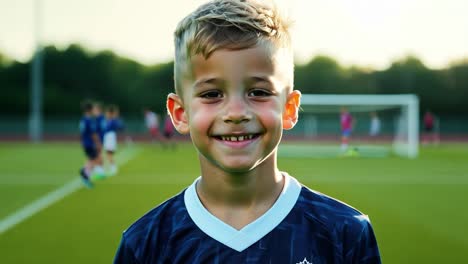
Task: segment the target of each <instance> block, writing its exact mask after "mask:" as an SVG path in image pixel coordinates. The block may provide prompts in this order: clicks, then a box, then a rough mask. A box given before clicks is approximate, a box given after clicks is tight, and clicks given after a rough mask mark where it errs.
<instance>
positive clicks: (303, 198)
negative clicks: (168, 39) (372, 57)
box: [114, 0, 381, 264]
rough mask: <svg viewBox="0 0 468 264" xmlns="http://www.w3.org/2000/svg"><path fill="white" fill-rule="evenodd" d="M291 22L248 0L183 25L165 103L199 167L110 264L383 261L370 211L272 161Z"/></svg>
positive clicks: (213, 5)
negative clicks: (303, 182) (198, 172)
mask: <svg viewBox="0 0 468 264" xmlns="http://www.w3.org/2000/svg"><path fill="white" fill-rule="evenodd" d="M288 26H289V22H288V21H286V20H285V19H284V18H283V17H281V16H280V15H279V14H278V11H277V9H276V8H275V7H274V6H272V5H270V3H269V2H267V1H255V0H214V1H212V2H209V3H207V4H205V5H202V6H201V7H199V8H198V9H197V10H196V11H194V12H193V13H191V14H190V15H189V16H187V17H186V18H184V19H183V20H182V21H181V22H180V23H179V25H178V27H177V29H176V31H175V63H174V67H175V69H174V70H175V90H176V93H171V94H169V96H168V99H167V108H168V112H169V113H170V115H171V118H172V122H173V124H174V127H175V128H176V129H177V131H178V132H180V133H182V134H190V137H191V139H192V142H193V144H194V146H195V148H196V149H197V152H198V158H199V162H200V168H201V176H200V177H199V178H197V179H196V180H195V181H194V182H193V184H192V185H190V186H189V187H188V188H187V189H185V190H183V191H182V192H181V193H180V194H178V195H176V196H175V197H173V198H171V199H169V200H167V201H166V202H164V203H162V204H161V205H159V206H157V207H156V208H155V209H153V210H151V211H150V212H148V213H147V214H146V215H144V216H143V217H142V218H140V219H139V220H137V221H136V222H135V223H134V224H132V225H131V226H130V227H129V228H128V229H127V230H126V231H125V232H124V234H123V237H122V240H121V243H120V246H119V249H118V251H117V254H116V256H115V259H114V263H118V264H119V263H223V264H224V263H236V264H237V263H293V264H295V263H301V264H307V263H314V264H322V263H367V264H374V263H381V261H380V256H379V251H378V247H377V242H376V238H375V236H374V232H373V229H372V226H371V224H370V222H369V219H368V218H367V216H366V215H363V214H362V213H360V212H359V211H357V210H356V209H354V208H352V207H350V206H348V205H346V204H345V203H342V202H340V201H338V200H335V199H333V198H331V197H328V196H326V195H324V194H321V193H318V192H316V191H313V190H311V189H309V188H307V187H305V186H302V185H301V184H300V183H299V182H298V181H297V180H296V179H295V178H293V177H292V176H290V175H289V174H288V173H286V172H282V171H280V170H279V169H278V167H277V148H278V144H279V143H280V140H281V137H282V133H283V130H284V129H291V128H293V127H294V125H295V124H296V122H297V120H298V109H299V105H300V95H301V94H300V92H299V91H297V90H293V77H294V76H293V67H294V66H293V52H292V45H291V41H290V35H289V30H288Z"/></svg>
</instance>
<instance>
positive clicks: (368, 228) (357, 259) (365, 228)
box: [346, 217, 382, 264]
mask: <svg viewBox="0 0 468 264" xmlns="http://www.w3.org/2000/svg"><path fill="white" fill-rule="evenodd" d="M361 223H362V230H361V232H360V234H359V235H358V236H357V240H356V241H355V243H354V245H353V246H352V248H351V250H350V251H349V252H348V254H347V256H346V260H348V261H349V262H347V263H350V264H351V263H352V264H357V263H359V264H381V263H382V261H381V259H380V253H379V248H378V246H377V240H376V238H375V234H374V230H373V229H372V225H371V223H370V221H369V219H368V218H367V217H366V219H365V220H362V221H361Z"/></svg>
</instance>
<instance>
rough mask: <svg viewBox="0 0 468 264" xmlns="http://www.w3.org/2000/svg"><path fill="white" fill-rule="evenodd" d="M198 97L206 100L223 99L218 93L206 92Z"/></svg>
mask: <svg viewBox="0 0 468 264" xmlns="http://www.w3.org/2000/svg"><path fill="white" fill-rule="evenodd" d="M200 97H202V98H207V99H212V98H221V97H223V94H222V93H220V92H219V91H207V92H204V93H202V94H200Z"/></svg>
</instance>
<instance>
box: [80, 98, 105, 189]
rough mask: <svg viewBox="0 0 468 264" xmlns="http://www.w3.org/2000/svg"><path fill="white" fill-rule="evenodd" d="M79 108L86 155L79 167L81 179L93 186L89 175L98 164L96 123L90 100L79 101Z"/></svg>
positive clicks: (98, 143)
mask: <svg viewBox="0 0 468 264" xmlns="http://www.w3.org/2000/svg"><path fill="white" fill-rule="evenodd" d="M81 109H82V111H83V116H82V117H81V120H80V135H81V145H82V147H83V150H84V152H85V155H86V158H87V160H86V163H85V165H84V166H83V167H82V168H81V169H80V175H81V179H82V180H83V183H84V184H85V185H86V186H87V187H88V188H91V187H93V184H92V181H91V175H92V172H93V171H94V168H95V167H96V166H97V165H98V163H99V161H98V159H99V150H98V149H99V147H98V146H100V144H101V143H100V139H99V134H98V132H97V124H96V120H95V118H94V115H93V109H94V105H93V103H92V102H91V101H88V100H86V101H83V102H82V103H81Z"/></svg>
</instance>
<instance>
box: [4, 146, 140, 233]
mask: <svg viewBox="0 0 468 264" xmlns="http://www.w3.org/2000/svg"><path fill="white" fill-rule="evenodd" d="M138 151H139V149H138V148H130V149H128V148H127V149H124V150H123V151H122V152H121V153H119V154H118V155H117V156H116V160H117V163H118V164H119V166H122V165H124V164H125V163H127V162H128V161H130V160H131V159H132V158H133V157H134V156H135V155H136V154H137V152H138ZM77 177H78V176H77ZM82 187H83V184H82V183H81V179H79V178H76V179H74V180H72V181H70V182H69V183H66V184H65V185H63V186H62V187H60V188H58V189H56V190H54V191H51V192H49V193H48V194H46V195H44V196H42V197H41V198H39V199H37V200H35V201H33V202H32V203H30V204H28V205H26V206H24V207H22V208H20V209H19V210H17V211H16V212H14V213H12V214H10V215H8V216H7V217H5V218H4V219H2V220H0V234H2V233H4V232H6V231H8V230H9V229H11V228H13V227H14V226H16V225H17V224H19V223H21V222H23V221H24V220H26V219H28V218H29V217H31V216H33V215H34V214H36V213H38V212H40V211H42V210H43V209H45V208H47V207H49V206H51V205H52V204H54V203H56V202H58V201H60V200H61V199H63V198H65V197H66V196H68V195H70V194H72V193H73V192H75V191H77V190H79V189H80V188H82Z"/></svg>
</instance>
